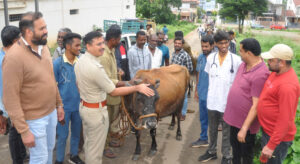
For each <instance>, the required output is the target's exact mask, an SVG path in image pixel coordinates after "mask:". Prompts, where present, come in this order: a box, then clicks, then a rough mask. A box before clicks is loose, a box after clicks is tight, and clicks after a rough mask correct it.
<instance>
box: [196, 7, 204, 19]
mask: <svg viewBox="0 0 300 164" xmlns="http://www.w3.org/2000/svg"><path fill="white" fill-rule="evenodd" d="M204 14H205V10H203V9H202V8H201V7H197V16H198V19H200V18H201V16H202V15H204Z"/></svg>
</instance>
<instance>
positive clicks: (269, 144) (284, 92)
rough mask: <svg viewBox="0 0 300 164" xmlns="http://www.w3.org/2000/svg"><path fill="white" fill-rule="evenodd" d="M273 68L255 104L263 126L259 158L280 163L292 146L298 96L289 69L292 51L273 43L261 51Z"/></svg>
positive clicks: (294, 76) (270, 163) (299, 90)
mask: <svg viewBox="0 0 300 164" xmlns="http://www.w3.org/2000/svg"><path fill="white" fill-rule="evenodd" d="M261 56H262V57H263V58H264V59H267V60H268V66H269V70H270V71H272V73H271V74H270V76H269V77H268V79H267V81H266V82H265V85H264V88H263V89H262V92H261V95H260V97H259V101H258V105H257V117H258V121H259V123H260V125H261V127H262V137H261V146H262V152H261V154H262V159H269V160H268V162H267V163H268V164H273V163H276V164H279V163H282V161H283V160H284V159H285V157H286V155H287V152H288V148H289V147H290V146H291V145H292V143H293V140H294V137H295V134H296V131H297V128H296V125H295V117H296V111H297V105H298V102H299V96H300V86H299V79H298V77H297V74H296V72H295V71H294V69H293V68H292V66H291V64H292V59H293V56H294V55H293V50H292V49H291V48H290V47H289V46H287V45H285V44H276V45H275V46H273V47H272V48H271V50H270V51H269V52H265V53H262V55H261Z"/></svg>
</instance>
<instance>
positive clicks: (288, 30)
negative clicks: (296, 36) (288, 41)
mask: <svg viewBox="0 0 300 164" xmlns="http://www.w3.org/2000/svg"><path fill="white" fill-rule="evenodd" d="M253 30H254V29H253ZM259 30H264V31H285V32H298V33H300V30H298V29H286V30H279V29H274V30H272V29H270V28H264V29H259Z"/></svg>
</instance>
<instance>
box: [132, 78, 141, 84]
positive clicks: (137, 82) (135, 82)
mask: <svg viewBox="0 0 300 164" xmlns="http://www.w3.org/2000/svg"><path fill="white" fill-rule="evenodd" d="M142 81H143V80H142V79H134V81H133V83H134V85H139V84H141V82H142Z"/></svg>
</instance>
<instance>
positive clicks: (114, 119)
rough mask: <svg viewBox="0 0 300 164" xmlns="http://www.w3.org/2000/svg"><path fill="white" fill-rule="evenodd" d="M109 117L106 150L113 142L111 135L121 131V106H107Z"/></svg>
mask: <svg viewBox="0 0 300 164" xmlns="http://www.w3.org/2000/svg"><path fill="white" fill-rule="evenodd" d="M107 111H108V117H109V130H108V134H107V139H106V143H105V148H108V145H109V142H110V141H111V136H110V133H112V134H114V133H117V132H118V131H119V124H120V117H119V112H120V105H119V104H118V105H107Z"/></svg>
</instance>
